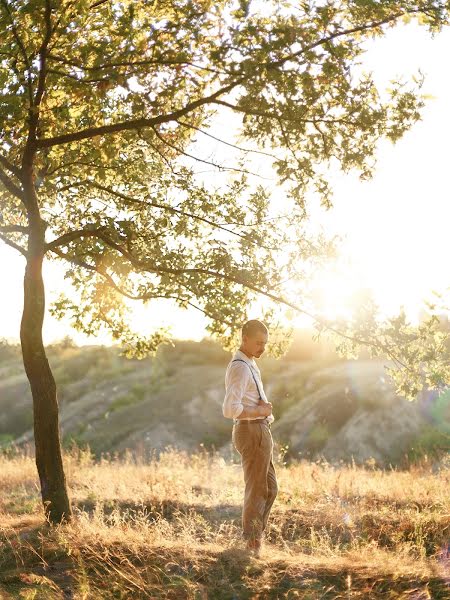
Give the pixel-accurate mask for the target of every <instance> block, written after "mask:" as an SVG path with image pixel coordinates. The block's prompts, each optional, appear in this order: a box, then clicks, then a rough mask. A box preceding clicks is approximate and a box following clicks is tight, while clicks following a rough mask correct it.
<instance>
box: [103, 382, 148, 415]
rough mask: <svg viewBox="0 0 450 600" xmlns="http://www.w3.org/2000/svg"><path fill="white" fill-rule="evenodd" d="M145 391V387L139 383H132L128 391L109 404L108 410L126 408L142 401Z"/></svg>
mask: <svg viewBox="0 0 450 600" xmlns="http://www.w3.org/2000/svg"><path fill="white" fill-rule="evenodd" d="M146 392H147V388H146V387H145V386H143V385H141V384H138V383H136V384H134V385H133V386H132V387H131V389H130V391H129V392H128V393H127V394H124V395H123V396H119V397H118V398H116V399H115V400H114V401H113V402H111V404H110V405H109V408H108V411H109V412H114V411H116V410H121V409H122V408H126V407H127V406H132V405H133V404H136V403H137V402H142V400H143V399H144V397H145V394H146Z"/></svg>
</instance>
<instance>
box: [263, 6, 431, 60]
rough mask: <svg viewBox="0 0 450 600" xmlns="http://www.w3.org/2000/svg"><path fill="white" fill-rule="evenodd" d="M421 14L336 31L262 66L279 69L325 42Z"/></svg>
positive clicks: (412, 11)
mask: <svg viewBox="0 0 450 600" xmlns="http://www.w3.org/2000/svg"><path fill="white" fill-rule="evenodd" d="M421 12H423V11H422V10H420V9H412V10H405V11H402V12H398V13H395V14H394V15H391V16H389V17H386V18H385V19H380V20H379V21H372V22H371V23H367V24H365V25H357V26H356V27H352V28H351V29H343V30H341V31H336V32H334V33H332V34H330V35H328V36H327V37H324V38H321V39H320V40H317V41H316V42H313V43H312V44H309V45H308V46H303V47H302V48H300V50H298V51H297V52H293V53H292V54H288V55H287V56H284V57H283V58H280V59H279V60H276V61H268V62H266V63H263V64H264V66H265V67H267V68H274V67H281V66H282V65H283V64H284V63H286V62H288V61H290V60H292V59H293V58H297V57H298V56H301V55H302V54H304V53H305V52H309V51H310V50H314V48H317V47H318V46H322V45H323V44H326V43H327V42H331V41H333V40H335V39H336V38H340V37H343V36H346V35H352V34H353V33H361V32H362V31H368V30H370V29H376V28H377V27H381V25H386V24H387V23H391V22H392V21H396V20H397V19H399V18H400V17H402V16H403V15H405V14H416V13H421Z"/></svg>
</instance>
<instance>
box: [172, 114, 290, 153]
mask: <svg viewBox="0 0 450 600" xmlns="http://www.w3.org/2000/svg"><path fill="white" fill-rule="evenodd" d="M177 123H179V124H180V125H183V127H188V128H189V129H194V131H198V132H199V133H201V134H203V135H206V136H207V137H209V138H211V139H212V140H215V141H216V142H219V143H221V144H225V146H229V147H230V148H235V149H236V150H239V152H245V153H248V154H249V153H253V154H261V155H262V156H268V157H269V158H274V159H275V160H278V158H277V157H276V156H275V155H274V154H270V152H264V151H263V150H255V149H252V148H241V147H240V146H237V145H236V144H231V143H230V142H226V141H225V140H222V139H221V138H218V137H216V136H215V135H212V134H211V133H208V132H207V131H205V130H204V129H200V127H196V126H195V125H192V123H186V122H185V121H180V120H178V119H177Z"/></svg>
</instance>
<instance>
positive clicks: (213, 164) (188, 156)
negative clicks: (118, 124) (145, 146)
mask: <svg viewBox="0 0 450 600" xmlns="http://www.w3.org/2000/svg"><path fill="white" fill-rule="evenodd" d="M152 129H153V131H154V132H155V135H156V136H157V138H158V139H159V140H160V141H161V142H162V143H163V144H165V145H166V146H168V147H169V148H172V150H175V151H176V152H178V153H179V154H182V155H183V156H186V157H187V158H192V160H195V161H197V162H200V163H203V164H205V165H210V166H211V167H215V168H216V169H219V170H220V171H232V172H234V173H244V174H245V175H253V176H254V177H260V178H261V179H266V180H268V181H270V177H264V176H263V175H259V174H258V173H252V171H247V169H238V168H236V167H225V166H223V165H220V164H218V163H214V162H212V161H210V160H206V159H204V158H199V157H198V156H194V155H193V154H190V153H189V152H186V151H185V150H183V149H182V148H180V147H179V146H176V145H175V144H172V143H171V142H168V141H167V140H165V139H164V137H163V136H162V135H161V134H160V133H159V131H158V130H157V129H156V128H155V127H152Z"/></svg>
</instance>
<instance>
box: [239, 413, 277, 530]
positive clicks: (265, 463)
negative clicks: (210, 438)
mask: <svg viewBox="0 0 450 600" xmlns="http://www.w3.org/2000/svg"><path fill="white" fill-rule="evenodd" d="M233 442H234V445H235V447H236V449H237V451H238V452H239V454H240V455H241V463H242V468H243V472H244V482H245V493H244V506H243V510H242V528H243V534H244V538H245V539H248V540H254V539H260V538H261V537H262V532H263V531H264V529H265V527H266V524H267V519H268V516H269V512H270V509H271V507H272V504H273V502H274V500H275V496H276V493H277V483H276V476H275V469H274V467H273V461H272V452H273V441H272V436H271V433H270V429H269V428H268V427H267V426H266V425H263V424H259V423H258V424H247V423H240V424H239V425H237V426H235V428H234V429H233Z"/></svg>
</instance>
